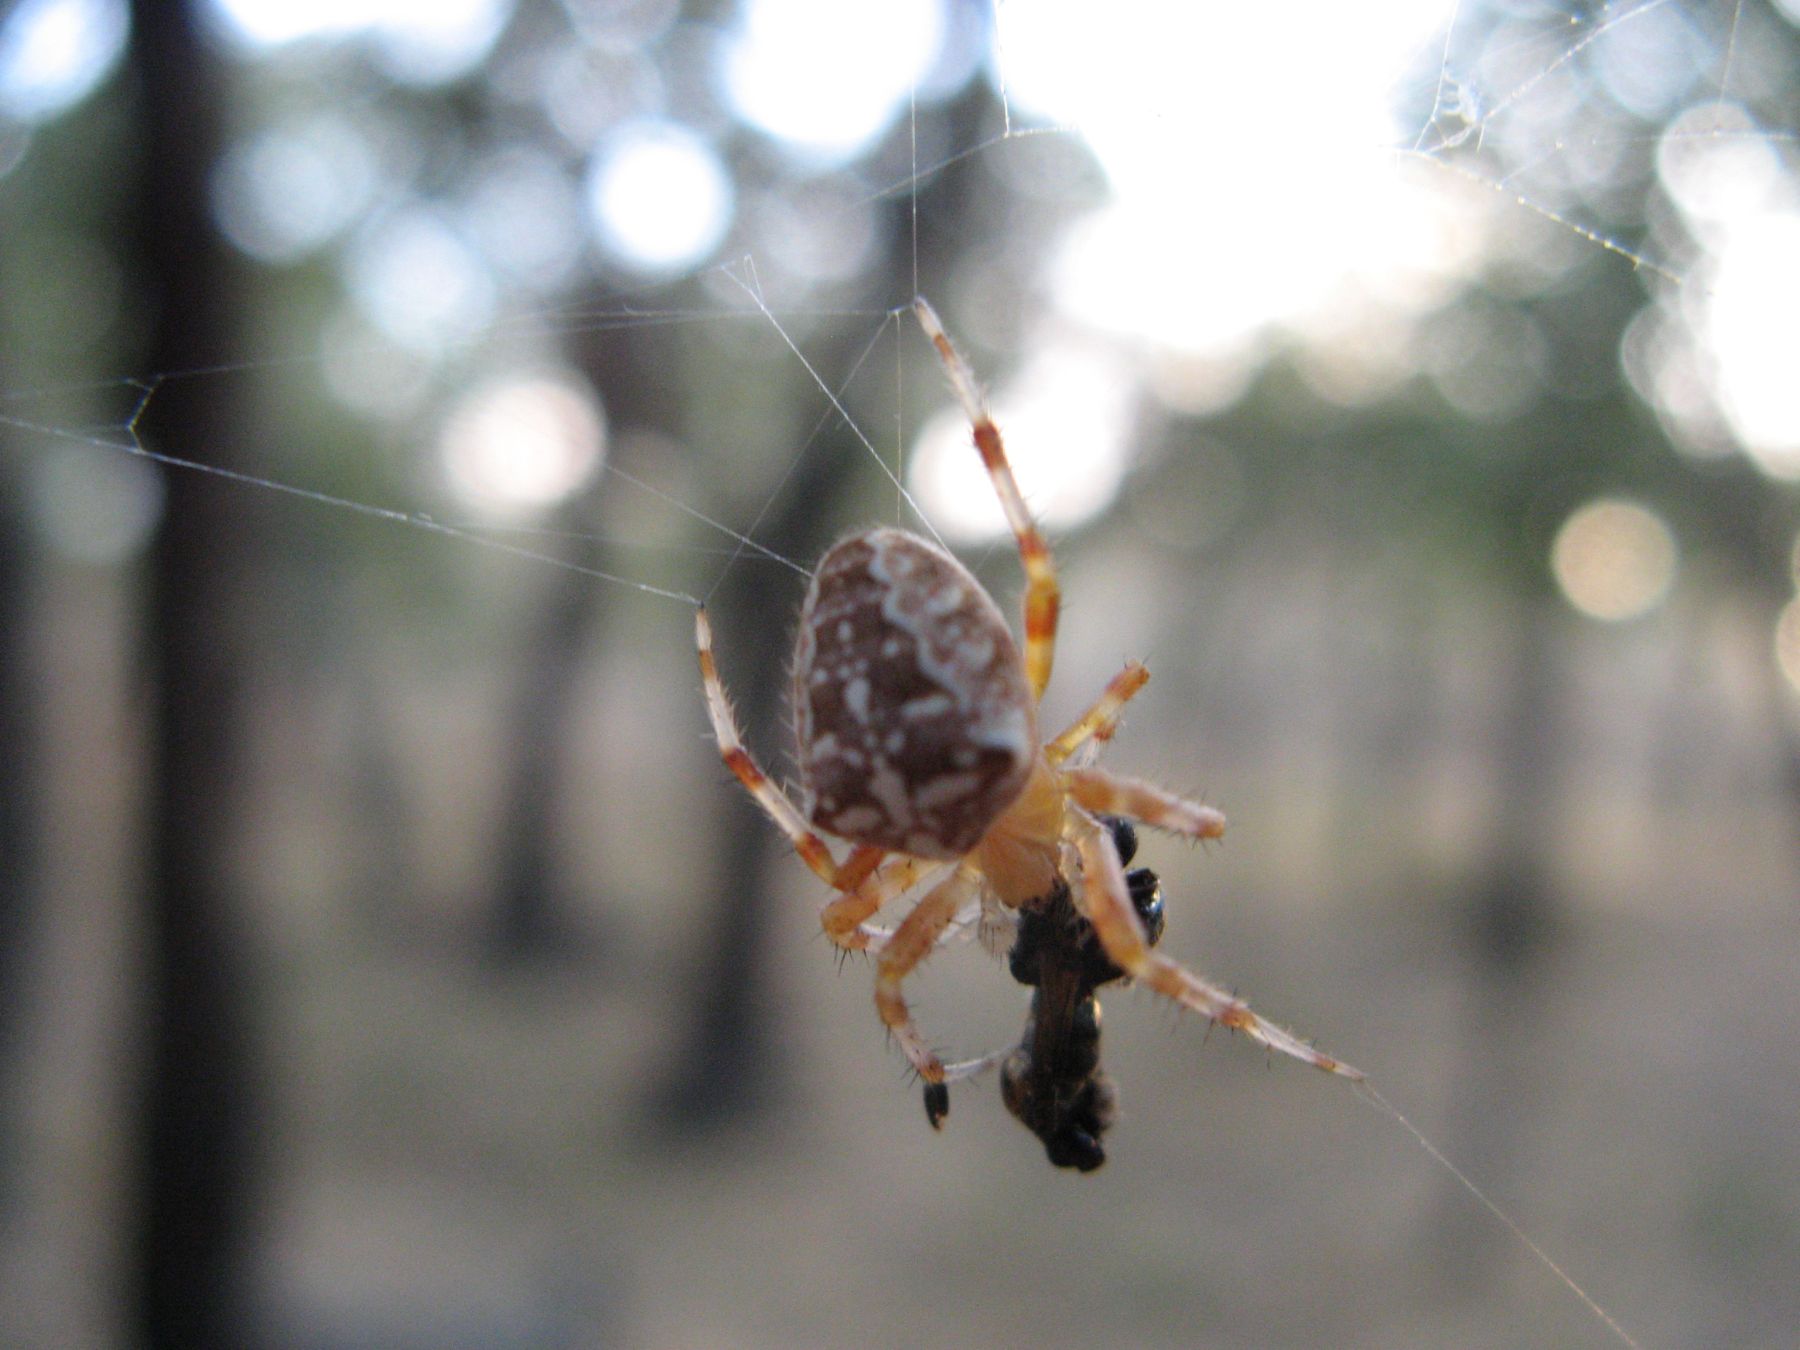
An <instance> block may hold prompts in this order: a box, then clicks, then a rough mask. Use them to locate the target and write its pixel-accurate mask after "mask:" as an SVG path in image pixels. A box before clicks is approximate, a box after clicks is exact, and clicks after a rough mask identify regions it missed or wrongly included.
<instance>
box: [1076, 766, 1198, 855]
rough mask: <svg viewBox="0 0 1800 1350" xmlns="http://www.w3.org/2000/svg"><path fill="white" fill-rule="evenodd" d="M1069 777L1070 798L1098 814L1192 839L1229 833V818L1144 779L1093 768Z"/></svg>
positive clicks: (1084, 769) (1082, 770)
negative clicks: (1227, 828) (1127, 817)
mask: <svg viewBox="0 0 1800 1350" xmlns="http://www.w3.org/2000/svg"><path fill="white" fill-rule="evenodd" d="M1065 776H1066V778H1067V781H1068V784H1069V795H1070V796H1071V797H1073V798H1074V799H1075V802H1076V804H1077V805H1079V806H1082V807H1085V808H1086V809H1087V810H1089V811H1092V812H1093V813H1094V814H1095V815H1103V816H1129V817H1130V818H1131V819H1133V820H1141V821H1143V822H1144V824H1146V825H1150V826H1154V827H1155V828H1156V829H1159V830H1168V831H1169V832H1170V833H1171V834H1185V835H1187V836H1188V838H1190V839H1217V838H1219V837H1220V836H1222V835H1223V834H1224V833H1225V817H1224V816H1222V815H1221V814H1219V812H1217V811H1215V810H1213V809H1212V807H1210V806H1201V805H1200V804H1199V803H1198V802H1190V801H1188V800H1187V798H1185V797H1178V796H1176V795H1175V794H1174V793H1173V792H1170V791H1168V790H1167V789H1166V788H1159V787H1157V786H1156V784H1154V783H1146V782H1144V781H1143V780H1142V779H1141V778H1127V777H1126V776H1125V775H1124V774H1117V773H1111V772H1108V771H1107V770H1105V769H1098V768H1092V767H1089V768H1081V769H1069V770H1067V771H1066V775H1065Z"/></svg>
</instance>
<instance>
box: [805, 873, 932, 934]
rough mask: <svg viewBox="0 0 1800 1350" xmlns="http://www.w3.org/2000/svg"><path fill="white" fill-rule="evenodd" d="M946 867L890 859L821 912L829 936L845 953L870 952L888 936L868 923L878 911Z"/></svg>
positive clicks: (828, 903) (827, 903)
mask: <svg viewBox="0 0 1800 1350" xmlns="http://www.w3.org/2000/svg"><path fill="white" fill-rule="evenodd" d="M943 865H944V864H942V863H933V862H928V861H926V860H924V859H921V858H910V857H898V858H889V859H888V860H887V861H886V862H884V863H882V864H881V866H880V867H879V868H877V869H876V870H875V872H874V874H873V875H871V876H870V877H869V878H868V879H867V880H866V881H864V882H863V883H862V884H861V885H860V886H858V887H857V888H856V889H855V890H853V891H848V892H845V893H844V894H841V895H838V896H837V897H836V898H834V899H832V900H829V901H827V902H826V904H825V907H824V908H823V909H821V910H820V911H819V921H820V922H821V923H822V924H824V926H825V936H826V937H828V938H830V939H831V940H832V942H833V943H835V944H836V945H837V946H839V947H841V948H843V949H844V950H845V951H867V950H868V949H869V948H870V947H872V946H874V945H875V944H876V943H877V942H878V941H879V940H881V939H883V938H885V937H886V936H888V935H887V934H886V933H885V932H884V931H883V930H882V929H879V928H874V927H871V926H870V925H869V923H868V920H869V919H870V918H872V917H874V915H875V912H876V911H877V910H879V909H880V908H881V907H882V906H883V905H885V904H887V902H888V901H890V900H892V899H894V898H895V897H896V896H898V895H902V894H904V893H905V892H906V891H908V890H910V889H911V888H912V887H913V886H915V885H917V884H918V881H919V879H920V878H921V877H923V876H925V875H926V874H927V873H929V872H931V871H933V870H935V869H936V868H939V867H942V866H943Z"/></svg>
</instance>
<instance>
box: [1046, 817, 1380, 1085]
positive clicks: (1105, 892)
mask: <svg viewBox="0 0 1800 1350" xmlns="http://www.w3.org/2000/svg"><path fill="white" fill-rule="evenodd" d="M1075 847H1076V849H1077V850H1078V851H1079V852H1080V855H1081V873H1082V883H1083V884H1082V909H1083V911H1084V912H1085V913H1086V915H1087V918H1088V922H1089V923H1091V924H1093V925H1094V935H1095V936H1096V937H1098V938H1099V939H1100V945H1101V946H1103V947H1104V948H1105V949H1106V954H1107V955H1108V956H1110V957H1111V958H1112V960H1113V963H1114V964H1115V965H1117V966H1118V967H1119V969H1121V970H1122V971H1124V972H1125V974H1126V975H1128V976H1130V977H1131V978H1132V979H1134V980H1136V981H1137V982H1138V983H1140V984H1142V985H1144V986H1146V987H1147V988H1150V989H1153V990H1155V991H1156V992H1157V993H1159V994H1162V995H1163V996H1164V997H1166V998H1169V999H1172V1000H1173V1001H1174V1002H1176V1003H1178V1004H1180V1005H1181V1006H1182V1007H1184V1008H1190V1009H1192V1010H1193V1011H1194V1012H1197V1013H1199V1014H1200V1015H1201V1016H1202V1017H1206V1018H1210V1019H1211V1020H1212V1021H1214V1022H1217V1023H1219V1024H1220V1025H1221V1026H1225V1027H1229V1028H1231V1029H1232V1030H1233V1031H1241V1032H1243V1033H1244V1034H1245V1035H1246V1036H1248V1037H1250V1039H1251V1040H1253V1041H1255V1042H1257V1043H1258V1044H1259V1045H1264V1046H1267V1047H1268V1048H1269V1049H1271V1050H1279V1051H1280V1052H1281V1053H1282V1054H1284V1055H1291V1056H1293V1057H1294V1058H1295V1059H1297V1060H1300V1061H1301V1062H1302V1063H1306V1064H1310V1065H1312V1066H1313V1067H1314V1068H1315V1069H1323V1070H1325V1071H1326V1072H1327V1073H1336V1074H1342V1075H1343V1076H1344V1077H1346V1078H1355V1079H1360V1078H1362V1077H1363V1074H1362V1071H1361V1070H1359V1069H1353V1068H1351V1067H1350V1066H1349V1065H1348V1064H1344V1063H1342V1062H1340V1061H1338V1060H1335V1059H1333V1058H1331V1056H1329V1055H1324V1054H1321V1053H1320V1052H1319V1051H1317V1050H1315V1049H1313V1047H1312V1046H1310V1045H1308V1044H1307V1043H1306V1042H1305V1041H1303V1040H1301V1039H1300V1038H1299V1037H1298V1036H1295V1035H1294V1034H1293V1033H1292V1032H1290V1031H1285V1030H1283V1029H1282V1028H1281V1027H1278V1026H1276V1025H1275V1024H1274V1023H1272V1022H1268V1021H1265V1020H1264V1019H1263V1018H1261V1017H1259V1016H1258V1015H1257V1014H1256V1013H1254V1012H1252V1011H1251V1010H1250V1005H1249V1004H1247V1003H1245V1002H1244V1001H1243V1000H1242V999H1240V998H1237V997H1235V996H1233V995H1232V994H1230V993H1228V992H1227V991H1225V990H1224V989H1221V988H1220V987H1219V986H1217V985H1215V984H1212V983H1210V982H1209V981H1207V980H1203V979H1201V978H1200V976H1198V975H1196V974H1194V973H1193V972H1192V971H1190V970H1188V969H1187V968H1186V967H1184V966H1182V965H1181V964H1180V963H1179V962H1176V961H1171V960H1170V959H1169V958H1168V957H1166V956H1164V955H1163V954H1162V953H1161V952H1157V951H1153V950H1152V949H1151V947H1150V943H1149V939H1148V937H1147V935H1146V934H1145V932H1144V925H1143V923H1142V921H1141V920H1140V919H1139V918H1138V915H1137V911H1136V910H1135V909H1134V908H1133V907H1132V904H1131V892H1130V888H1129V886H1128V885H1127V884H1126V881H1125V869H1124V865H1123V864H1122V863H1120V861H1119V851H1118V849H1117V848H1116V847H1114V845H1113V841H1112V834H1111V832H1110V831H1109V830H1106V829H1104V828H1103V827H1102V826H1101V825H1099V824H1098V823H1097V822H1095V821H1093V820H1087V819H1084V820H1083V821H1082V822H1081V824H1080V827H1079V829H1078V830H1077V832H1076V837H1075Z"/></svg>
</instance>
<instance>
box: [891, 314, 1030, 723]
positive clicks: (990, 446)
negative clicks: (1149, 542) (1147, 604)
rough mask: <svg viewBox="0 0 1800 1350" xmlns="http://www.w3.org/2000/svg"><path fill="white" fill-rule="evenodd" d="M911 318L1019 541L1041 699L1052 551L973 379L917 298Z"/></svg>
mask: <svg viewBox="0 0 1800 1350" xmlns="http://www.w3.org/2000/svg"><path fill="white" fill-rule="evenodd" d="M913 313H914V314H916V315H918V318H919V326H920V327H921V328H923V329H924V330H925V335H926V336H927V337H929V338H930V339H931V345H932V346H934V347H936V348H937V354H938V359H939V360H940V361H942V362H943V363H944V369H945V371H946V372H947V373H948V374H949V376H950V386H951V388H953V389H954V390H955V391H956V398H957V402H959V403H961V404H962V406H963V412H964V413H966V414H967V415H968V418H969V426H970V427H971V428H972V430H973V431H974V435H975V448H976V449H977V450H979V451H980V452H981V462H982V463H983V464H984V465H986V466H987V471H988V477H990V478H992V479H993V480H994V491H995V492H997V493H998V494H999V496H1000V506H1001V509H1002V510H1004V511H1005V512H1006V523H1007V524H1008V525H1010V526H1012V532H1013V536H1014V537H1015V538H1016V539H1017V540H1018V541H1019V562H1020V564H1021V565H1022V566H1023V567H1024V569H1025V678H1026V680H1027V681H1028V682H1029V683H1030V685H1031V693H1032V697H1034V698H1042V697H1043V694H1044V687H1045V686H1046V685H1048V684H1049V683H1050V664H1051V662H1052V661H1053V660H1054V659H1055V657H1056V613H1057V610H1058V608H1059V607H1060V606H1061V603H1062V590H1061V588H1060V587H1059V586H1058V585H1057V581H1056V564H1055V563H1054V562H1053V561H1052V560H1051V557H1050V545H1049V544H1047V543H1046V542H1045V541H1044V536H1043V535H1042V534H1041V533H1039V531H1038V527H1037V526H1036V525H1035V524H1034V523H1033V522H1032V519H1031V512H1030V510H1029V509H1028V508H1027V507H1026V505H1025V497H1024V494H1022V493H1021V492H1020V491H1019V482H1018V479H1016V478H1014V477H1013V471H1012V465H1011V464H1010V463H1008V462H1007V458H1006V447H1005V445H1003V444H1002V443H1001V440H1000V428H999V427H997V426H995V425H994V420H993V418H991V417H989V416H988V411H987V404H986V401H985V400H984V399H983V398H982V396H981V386H980V385H978V384H977V383H976V382H975V373H974V372H973V371H972V370H970V369H969V363H968V362H967V361H965V360H963V358H962V355H961V354H960V353H959V352H958V351H957V350H956V348H955V347H954V346H953V345H952V344H951V342H950V338H949V335H948V334H946V333H945V332H944V325H943V324H942V323H940V322H939V321H938V316H937V311H936V310H934V309H933V308H932V307H931V304H930V302H928V301H927V300H926V299H925V298H924V297H923V296H920V297H919V298H918V299H916V300H914V301H913Z"/></svg>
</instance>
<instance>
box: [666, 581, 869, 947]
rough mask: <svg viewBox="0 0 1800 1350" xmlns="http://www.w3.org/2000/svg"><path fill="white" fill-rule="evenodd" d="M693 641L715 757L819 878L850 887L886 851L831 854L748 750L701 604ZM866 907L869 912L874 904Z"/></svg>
mask: <svg viewBox="0 0 1800 1350" xmlns="http://www.w3.org/2000/svg"><path fill="white" fill-rule="evenodd" d="M694 641H695V643H696V645H697V646H698V648H699V652H700V683H701V686H702V688H704V689H705V691H706V711H707V714H708V716H710V717H711V719H712V727H713V737H714V739H715V740H717V741H718V743H719V758H720V759H722V760H724V761H725V767H726V768H728V769H730V770H731V772H732V773H734V774H735V775H737V780H738V782H740V783H742V784H743V785H744V790H745V791H747V792H748V793H749V794H750V795H751V797H752V798H754V799H755V801H756V804H757V805H758V806H760V807H762V809H763V812H764V814H766V815H767V816H768V817H769V819H771V820H773V821H774V822H775V824H776V825H777V826H778V827H779V828H780V830H781V832H782V833H783V834H785V835H787V837H788V839H789V841H790V842H791V843H792V844H793V846H794V852H796V853H798V854H799V855H800V858H801V861H803V862H804V863H805V864H806V865H807V866H808V867H810V868H812V870H813V872H814V873H815V874H816V875H817V876H818V877H819V878H820V880H822V881H824V882H825V884H826V885H827V886H831V887H833V888H834V889H836V890H839V891H843V892H846V893H853V892H855V891H856V890H857V889H858V888H859V887H860V886H862V885H863V883H864V882H866V881H868V880H869V878H870V877H871V876H873V875H874V874H875V871H876V868H877V867H878V866H879V865H880V863H881V860H882V859H883V858H884V857H886V856H887V855H886V853H885V851H884V850H882V849H880V848H877V847H875V846H874V845H873V844H859V845H857V846H856V847H855V848H852V849H851V850H850V853H849V855H848V856H847V857H846V858H845V859H844V861H843V862H841V863H840V862H838V861H837V859H836V858H834V857H832V854H831V849H830V848H829V847H827V846H826V843H825V841H824V840H823V839H821V838H819V836H818V835H817V834H815V833H813V831H812V830H811V829H810V828H808V826H807V824H806V821H805V819H804V818H803V817H802V816H801V814H800V811H799V809H798V808H797V807H796V806H795V805H794V804H793V802H791V801H789V800H788V796H787V794H786V793H785V792H783V791H782V790H781V789H780V788H778V787H776V786H775V784H774V782H773V781H772V780H771V779H770V778H769V776H768V775H767V774H765V773H764V772H763V771H762V770H761V769H760V768H758V767H757V763H756V761H755V760H754V759H752V758H751V757H750V752H749V751H748V750H746V749H745V748H744V738H743V736H742V735H741V734H740V733H739V731H738V725H737V718H736V717H734V716H733V715H732V711H731V699H730V697H729V696H728V695H727V694H726V692H725V684H724V682H723V681H722V680H721V679H720V678H719V666H718V662H717V661H715V660H714V659H713V641H712V624H711V623H710V622H709V621H708V620H707V617H706V610H705V608H704V607H703V608H701V609H698V610H696V611H695V612H694ZM876 908H879V903H877V906H876ZM869 912H870V913H871V914H872V913H874V909H871V910H870V911H869Z"/></svg>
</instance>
